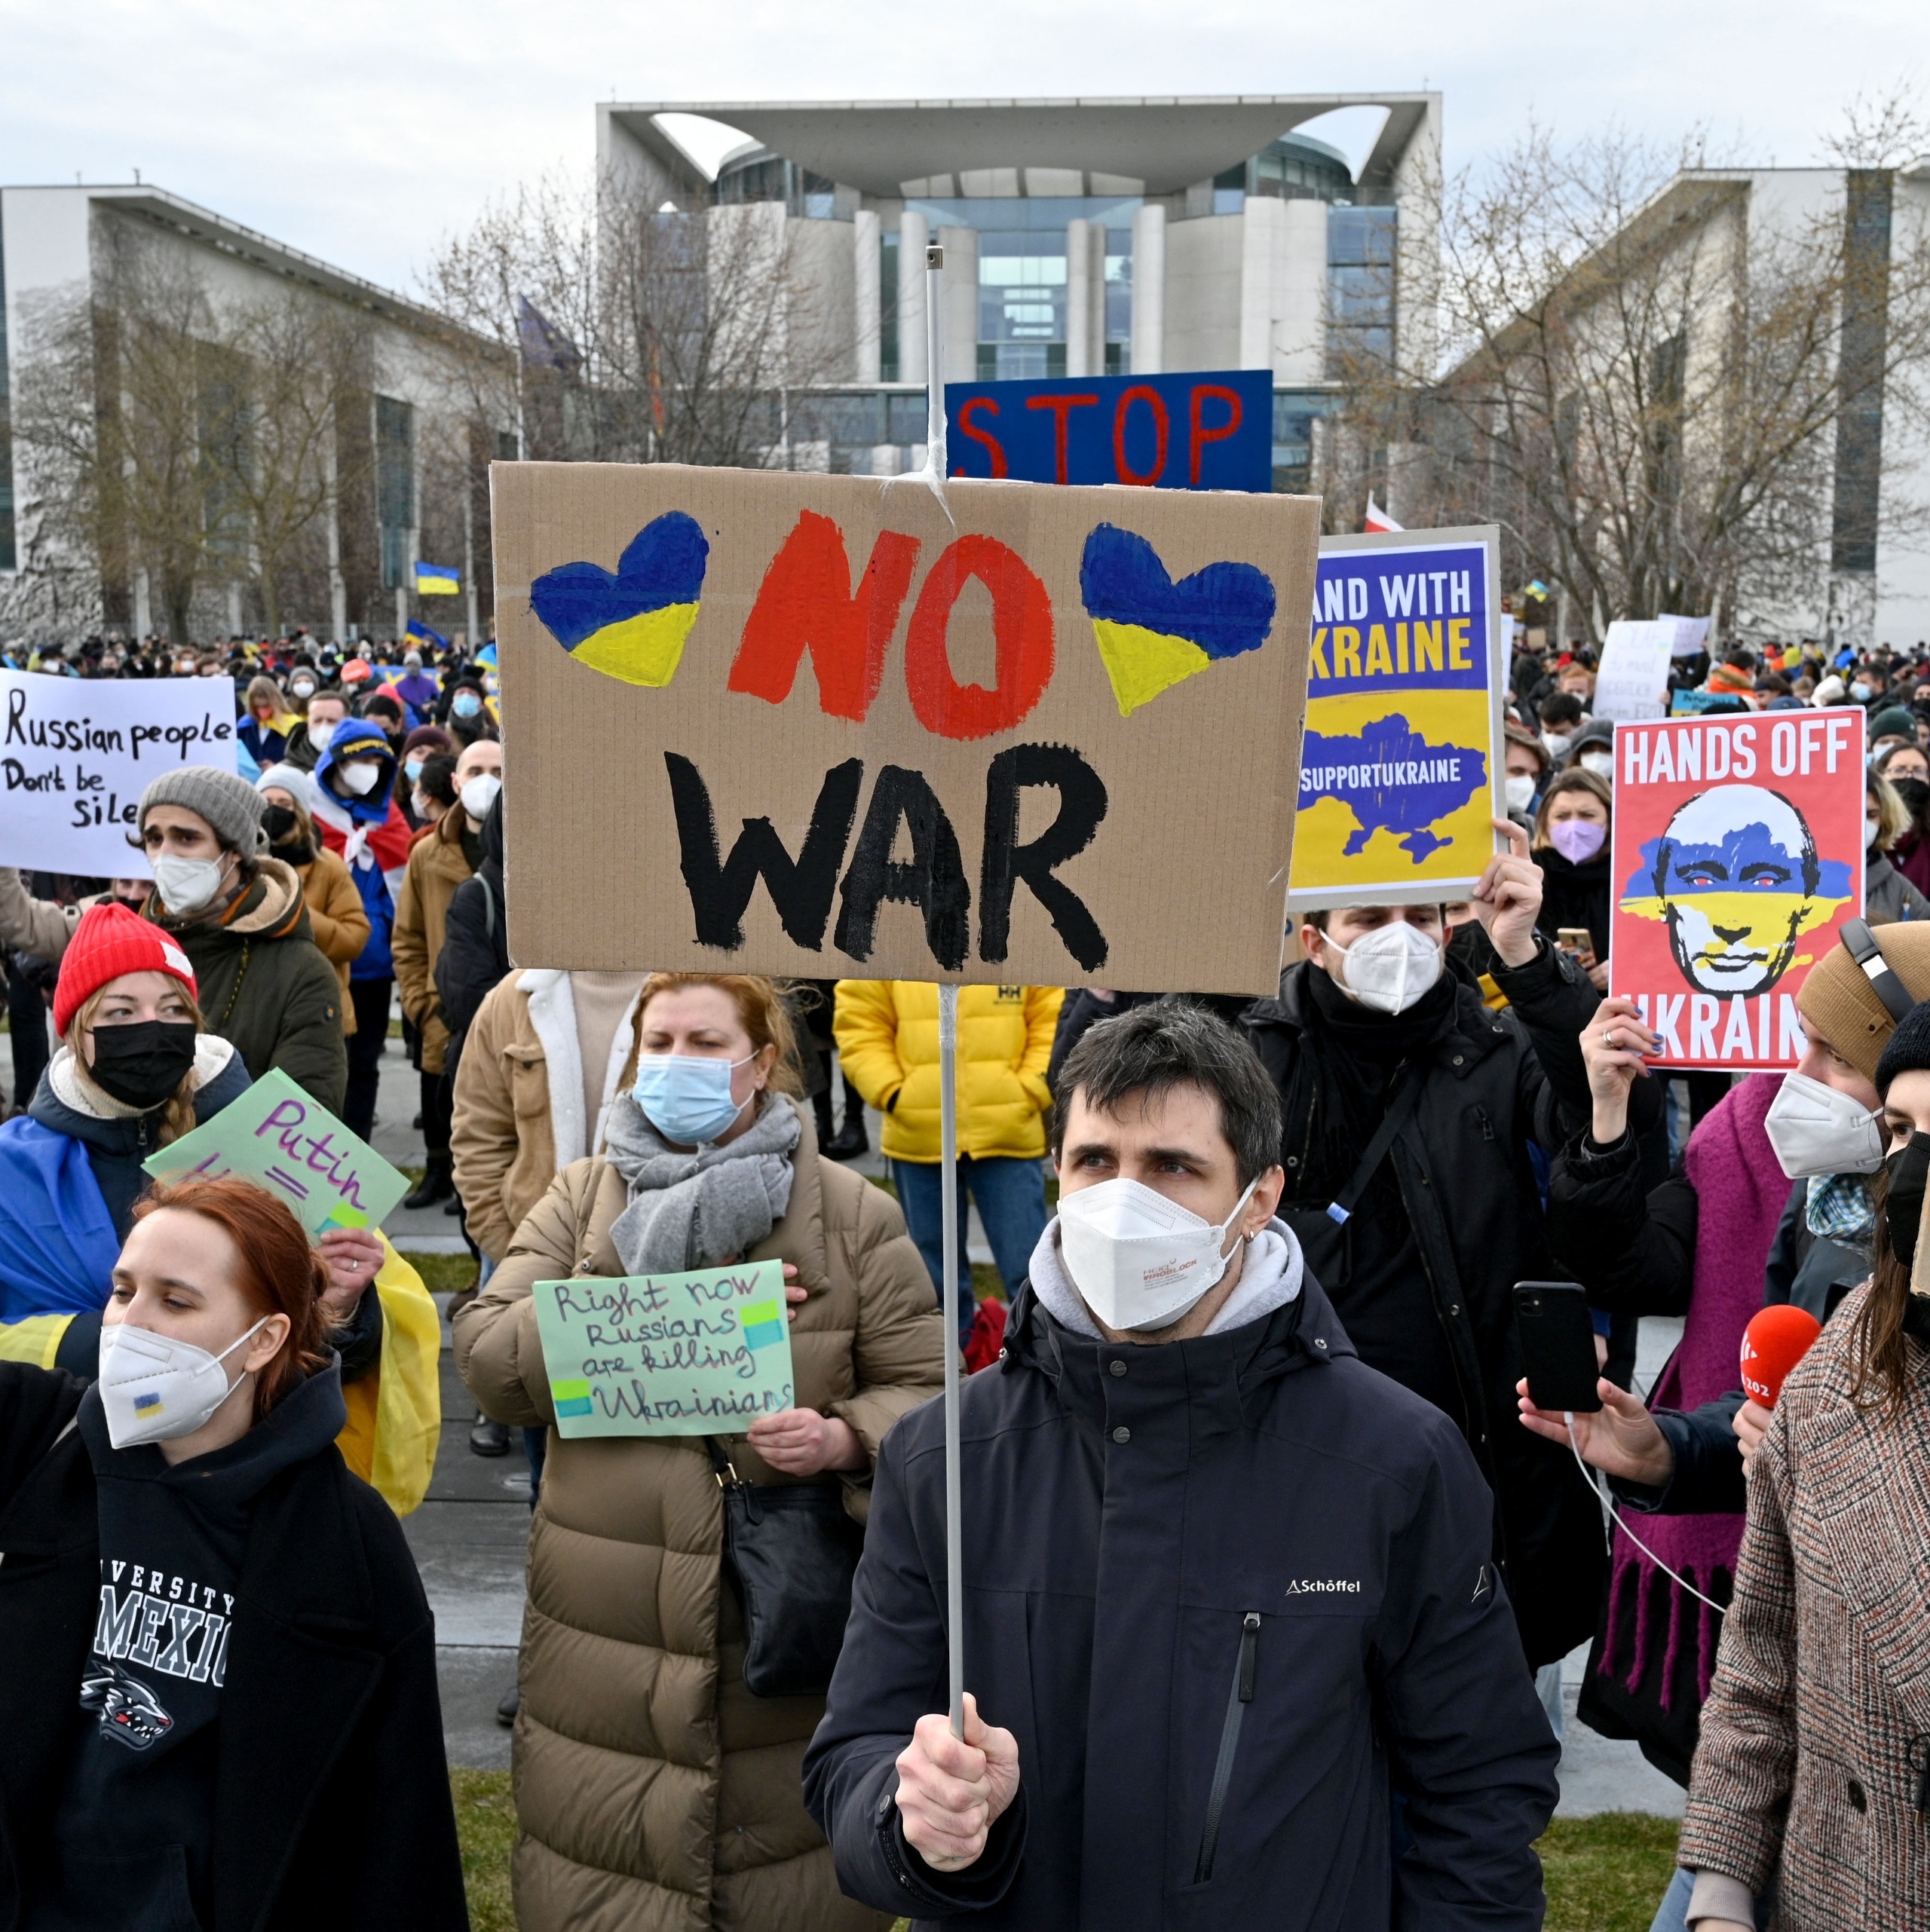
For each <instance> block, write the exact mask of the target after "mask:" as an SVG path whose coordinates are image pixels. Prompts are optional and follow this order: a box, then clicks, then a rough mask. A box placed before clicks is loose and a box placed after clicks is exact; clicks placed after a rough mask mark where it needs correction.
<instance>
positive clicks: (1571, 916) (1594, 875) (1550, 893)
mask: <svg viewBox="0 0 1930 1932" xmlns="http://www.w3.org/2000/svg"><path fill="white" fill-rule="evenodd" d="M1534 859H1535V863H1536V865H1539V867H1540V868H1541V917H1539V918H1538V919H1537V920H1536V921H1535V930H1536V932H1539V933H1540V934H1542V935H1543V937H1544V938H1546V939H1547V940H1548V941H1549V942H1550V944H1552V943H1553V942H1555V940H1556V939H1558V938H1560V937H1561V932H1562V929H1564V927H1566V926H1586V927H1587V928H1588V936H1589V937H1590V938H1591V939H1593V940H1594V942H1595V957H1596V958H1597V959H1598V960H1601V962H1602V963H1604V964H1606V963H1607V960H1608V910H1609V899H1610V885H1611V884H1612V883H1613V882H1612V881H1611V880H1610V877H1609V862H1608V848H1607V847H1606V846H1604V847H1603V848H1602V849H1601V851H1599V852H1598V853H1596V854H1595V856H1594V857H1593V858H1592V859H1585V860H1584V861H1583V862H1582V864H1580V865H1576V863H1575V862H1574V861H1573V859H1568V858H1566V857H1564V856H1563V855H1562V854H1561V853H1559V852H1557V851H1556V850H1555V848H1554V847H1552V845H1549V846H1543V847H1541V849H1540V850H1539V851H1537V852H1536V854H1535V856H1534Z"/></svg>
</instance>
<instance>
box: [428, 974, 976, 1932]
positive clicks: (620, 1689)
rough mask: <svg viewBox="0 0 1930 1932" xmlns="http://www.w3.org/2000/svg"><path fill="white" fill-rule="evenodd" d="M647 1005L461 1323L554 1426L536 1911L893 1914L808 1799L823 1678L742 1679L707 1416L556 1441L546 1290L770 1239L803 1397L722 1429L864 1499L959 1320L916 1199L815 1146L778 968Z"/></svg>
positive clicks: (529, 1733)
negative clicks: (589, 1118) (794, 1683)
mask: <svg viewBox="0 0 1930 1932" xmlns="http://www.w3.org/2000/svg"><path fill="white" fill-rule="evenodd" d="M636 1024H637V1032H638V1058H637V1063H636V1084H635V1085H634V1086H633V1087H632V1088H630V1090H629V1091H628V1092H625V1093H623V1094H621V1095H619V1096H618V1098H617V1099H616V1100H615V1101H613V1102H612V1103H611V1107H610V1109H609V1113H608V1126H607V1129H606V1134H607V1138H606V1144H605V1151H604V1153H602V1155H601V1156H595V1157H592V1158H590V1159H584V1160H578V1161H575V1162H572V1163H571V1165H568V1167H566V1168H564V1170H563V1171H562V1173H561V1174H559V1175H558V1176H557V1177H556V1180H555V1181H554V1182H553V1183H552V1184H551V1186H550V1189H549V1190H548V1192H547V1193H546V1194H544V1196H543V1197H542V1199H541V1200H540V1201H539V1202H538V1203H537V1205H536V1206H535V1208H534V1209H532V1211H531V1212H530V1213H529V1214H528V1216H527V1217H525V1219H524V1220H523V1222H522V1225H521V1226H519V1227H518V1228H517V1229H516V1232H515V1235H514V1236H513V1239H511V1240H510V1244H509V1248H508V1251H507V1254H506V1255H505V1256H504V1258H503V1259H502V1260H501V1263H499V1265H498V1267H497V1268H496V1270H495V1272H494V1273H493V1274H492V1275H491V1276H490V1277H489V1281H488V1283H487V1284H486V1286H485V1287H483V1289H482V1292H481V1294H479V1296H478V1297H477V1298H476V1300H475V1301H474V1302H473V1303H472V1304H471V1305H470V1306H469V1307H468V1308H467V1309H464V1310H463V1311H462V1312H461V1313H460V1314H459V1315H458V1316H457V1317H456V1318H455V1349H456V1361H457V1366H458V1368H459V1369H460V1370H461V1373H462V1376H463V1379H464V1382H467V1385H468V1386H469V1389H470V1392H471V1394H473V1395H474V1396H475V1398H476V1401H478V1402H479V1404H481V1406H482V1408H483V1410H485V1412H486V1413H488V1414H489V1415H490V1416H493V1417H495V1419H496V1420H498V1422H507V1423H513V1424H519V1425H522V1427H524V1428H534V1427H548V1428H550V1449H549V1456H548V1460H547V1462H546V1464H545V1465H544V1473H543V1484H542V1491H541V1496H540V1497H539V1498H538V1502H537V1505H536V1512H535V1523H534V1524H533V1526H532V1529H531V1532H530V1565H529V1589H530V1597H529V1604H528V1611H527V1612H526V1614H525V1618H524V1622H523V1641H522V1658H521V1665H520V1671H519V1682H520V1687H521V1701H520V1710H519V1713H518V1716H517V1718H516V1734H515V1735H516V1744H515V1750H516V1802H517V1808H518V1814H519V1822H520V1824H521V1826H522V1835H521V1836H520V1838H519V1841H518V1843H517V1846H516V1854H515V1863H514V1866H513V1872H514V1878H515V1885H516V1915H517V1921H518V1923H519V1925H520V1926H521V1927H522V1932H562V1928H563V1927H566V1926H571V1925H575V1924H583V1923H586V1922H587V1921H589V1920H590V1919H591V1918H595V1919H596V1920H598V1921H599V1922H602V1923H606V1924H637V1925H646V1924H659V1923H661V1924H669V1923H672V1922H673V1921H674V1922H675V1923H676V1924H679V1925H682V1926H684V1927H702V1926H724V1925H729V1926H732V1927H743V1928H746V1932H787V1928H789V1927H797V1926H808V1927H823V1928H831V1927H850V1928H852V1932H858V1928H868V1929H871V1928H875V1932H883V1928H884V1927H886V1926H887V1925H888V1924H889V1923H890V1916H889V1915H888V1914H886V1915H881V1914H879V1913H878V1912H875V1911H872V1910H869V1909H866V1908H864V1907H862V1906H856V1905H853V1904H851V1903H848V1902H847V1901H845V1900H841V1898H840V1897H839V1896H838V1888H837V1881H836V1879H835V1877H834V1875H833V1873H832V1866H831V1860H830V1858H829V1854H827V1853H826V1850H825V1848H824V1845H823V1841H822V1840H821V1839H820V1838H819V1836H818V1834H817V1832H816V1828H815V1827H814V1826H813V1824H812V1823H811V1821H810V1818H809V1817H807V1815H806V1814H805V1811H804V1802H803V1798H802V1796H801V1790H800V1780H799V1765H800V1763H801V1759H802V1758H803V1755H804V1746H805V1744H806V1743H807V1741H808V1740H809V1738H810V1735H811V1732H812V1730H813V1727H814V1726H815V1725H816V1722H817V1719H818V1716H819V1713H820V1712H821V1711H822V1710H823V1699H822V1698H819V1697H805V1696H799V1697H791V1698H777V1699H773V1700H770V1701H760V1700H759V1699H758V1698H756V1697H755V1696H753V1695H752V1694H751V1692H749V1690H748V1689H746V1686H745V1683H744V1679H743V1671H744V1662H745V1654H746V1632H747V1629H748V1624H747V1621H746V1613H745V1612H744V1610H743V1606H741V1605H740V1603H739V1602H738V1600H737V1597H736V1595H735V1594H734V1592H733V1591H732V1589H731V1587H730V1585H729V1584H728V1583H727V1581H725V1575H724V1545H723V1536H724V1528H723V1523H724V1516H723V1510H722V1507H721V1490H720V1484H721V1483H722V1482H723V1481H724V1480H726V1477H725V1475H724V1474H713V1470H712V1461H711V1458H710V1455H709V1452H708V1451H707V1450H706V1438H704V1437H703V1436H700V1435H682V1434H655V1435H646V1434H637V1435H636V1436H634V1437H615V1438H613V1437H608V1436H604V1437H597V1438H583V1437H575V1438H572V1437H571V1436H567V1435H562V1434H559V1433H558V1432H557V1431H556V1428H555V1427H554V1425H555V1422H556V1407H555V1401H554V1398H553V1395H552V1392H551V1387H550V1376H549V1373H548V1372H547V1368H548V1365H546V1364H545V1361H544V1353H543V1346H542V1343H541V1336H540V1334H539V1331H538V1324H537V1312H536V1303H535V1298H534V1297H533V1295H532V1288H533V1287H534V1286H535V1284H537V1283H538V1282H540V1281H564V1280H568V1279H572V1278H581V1277H585V1276H596V1277H604V1278H622V1277H634V1276H637V1275H651V1274H655V1275H672V1274H681V1273H685V1272H689V1271H691V1270H694V1269H705V1268H714V1267H717V1266H721V1265H723V1264H725V1263H728V1262H731V1261H735V1260H745V1261H767V1260H777V1261H781V1262H782V1263H784V1264H785V1266H784V1273H785V1278H786V1284H787V1285H786V1294H787V1296H788V1298H789V1302H790V1304H791V1308H790V1313H791V1316H792V1327H791V1330H790V1345H791V1351H792V1363H793V1367H794V1373H795V1382H796V1387H797V1406H796V1407H794V1408H792V1409H789V1410H781V1411H779V1412H778V1413H774V1414H770V1415H767V1416H759V1417H758V1419H757V1420H755V1422H752V1424H751V1425H750V1428H749V1431H747V1432H746V1434H744V1435H743V1436H742V1437H740V1438H733V1439H721V1438H712V1439H711V1440H712V1441H715V1442H717V1443H718V1446H719V1450H720V1453H722V1454H725V1455H726V1456H728V1464H729V1466H730V1468H731V1471H734V1474H735V1476H736V1477H737V1479H739V1480H742V1481H744V1482H746V1483H753V1484H758V1485H762V1484H768V1483H772V1482H778V1483H783V1482H810V1481H813V1480H816V1481H821V1482H825V1483H839V1484H841V1485H842V1487H843V1490H844V1495H845V1498H846V1506H847V1510H848V1511H850V1514H853V1515H854V1516H856V1517H858V1518H859V1520H862V1518H863V1516H864V1514H865V1508H866V1506H867V1504H868V1497H869V1491H870V1481H871V1472H872V1467H873V1465H874V1463H875V1461H876V1459H877V1456H878V1448H879V1444H880V1443H881V1441H882V1439H883V1438H884V1434H885V1432H886V1431H887V1429H889V1428H890V1426H891V1425H892V1424H893V1422H895V1421H896V1419H898V1418H899V1416H902V1414H904V1413H905V1411H906V1410H909V1409H911V1408H912V1407H914V1406H916V1405H917V1404H919V1403H921V1402H922V1401H925V1400H926V1399H927V1398H929V1397H930V1396H931V1395H933V1394H934V1393H936V1391H937V1389H938V1388H939V1384H940V1382H941V1379H942V1349H943V1347H944V1346H945V1342H944V1337H943V1336H942V1327H943V1324H942V1321H941V1318H940V1317H939V1312H938V1309H937V1308H936V1306H935V1305H934V1303H933V1298H932V1292H931V1283H930V1278H929V1277H928V1276H927V1274H926V1272H925V1267H924V1261H923V1260H922V1259H921V1257H920V1255H919V1253H918V1249H917V1248H915V1247H914V1246H913V1245H912V1243H911V1239H910V1238H909V1237H908V1235H906V1233H905V1223H904V1218H903V1217H902V1214H900V1213H899V1209H898V1206H897V1204H896V1202H894V1201H893V1200H892V1199H891V1198H890V1196H888V1195H887V1194H886V1193H884V1192H883V1190H881V1189H878V1188H876V1187H874V1186H872V1185H871V1183H869V1182H868V1181H866V1180H864V1179H862V1177H859V1175H856V1174H852V1173H850V1171H847V1169H845V1168H841V1167H840V1166H839V1165H838V1164H837V1163H836V1162H834V1161H832V1160H829V1159H826V1157H825V1156H823V1155H821V1154H820V1153H819V1152H818V1148H817V1142H816V1136H815V1134H814V1133H813V1129H812V1126H811V1123H810V1116H809V1113H808V1112H807V1110H804V1109H803V1108H801V1107H799V1106H798V1104H797V1103H796V1101H795V1097H794V1091H793V1090H794V1088H795V1074H794V1073H792V1064H793V1061H792V1046H791V1030H790V1021H789V1016H788V1015H787V1013H786V1009H785V1006H784V1003H783V998H782V997H781V995H780V993H779V991H778V990H777V987H776V986H775V985H774V984H773V983H772V982H771V981H769V980H767V979H761V978H752V977H750V976H749V975H736V974H732V975H705V974H699V973H666V972H660V973H655V974H653V975H651V977H650V978H648V980H646V981H645V982H644V985H643V987H642V992H641V994H639V998H638V1004H637V1023H636ZM641 1426H642V1425H639V1427H641ZM646 1789H647V1790H649V1791H651V1793H652V1796H651V1800H650V1802H649V1803H648V1805H638V1804H637V1803H636V1799H635V1794H636V1793H638V1792H639V1791H642V1790H646Z"/></svg>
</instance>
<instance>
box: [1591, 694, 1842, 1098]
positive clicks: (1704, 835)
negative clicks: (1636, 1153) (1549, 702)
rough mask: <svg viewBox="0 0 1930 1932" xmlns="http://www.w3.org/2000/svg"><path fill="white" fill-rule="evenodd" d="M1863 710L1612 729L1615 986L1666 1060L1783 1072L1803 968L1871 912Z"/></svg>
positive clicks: (1797, 1041) (1791, 1060)
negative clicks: (1866, 891)
mask: <svg viewBox="0 0 1930 1932" xmlns="http://www.w3.org/2000/svg"><path fill="white" fill-rule="evenodd" d="M1863 736H1864V712H1863V709H1862V707H1861V706H1860V705H1859V706H1845V707H1844V708H1843V709H1840V710H1831V711H1780V712H1751V713H1749V714H1747V715H1745V716H1742V717H1740V718H1729V717H1726V716H1723V715H1709V716H1706V717H1702V718H1670V719H1667V720H1665V721H1662V722H1659V723H1654V724H1620V725H1617V726H1616V731H1615V823H1614V829H1613V844H1612V854H1613V856H1612V860H1611V863H1612V865H1613V874H1612V877H1613V879H1614V880H1615V883H1616V899H1615V902H1614V905H1613V910H1612V913H1611V918H1610V926H1611V933H1612V941H1611V945H1610V958H1609V985H1610V990H1612V991H1613V992H1615V993H1616V994H1619V995H1620V996H1621V997H1622V998H1624V999H1627V1000H1634V1002H1635V1003H1636V1005H1637V1006H1639V1007H1640V1009H1641V1010H1642V1014H1643V1017H1644V1018H1645V1019H1646V1020H1647V1021H1648V1023H1649V1024H1650V1026H1651V1027H1653V1028H1654V1029H1655V1030H1656V1032H1658V1033H1660V1034H1661V1036H1662V1052H1661V1054H1660V1055H1659V1056H1658V1058H1657V1061H1656V1064H1659V1065H1662V1066H1665V1067H1720V1068H1721V1069H1722V1070H1723V1071H1724V1072H1725V1073H1731V1072H1733V1073H1742V1072H1745V1071H1747V1070H1749V1069H1750V1068H1752V1067H1755V1068H1763V1069H1766V1070H1769V1071H1771V1072H1778V1073H1787V1072H1788V1070H1789V1069H1790V1068H1791V1067H1794V1065H1795V1064H1796V1063H1797V1061H1798V1060H1800V1058H1802V1057H1803V1052H1804V1051H1805V1050H1806V1042H1805V1040H1804V1038H1803V1027H1802V1023H1801V1021H1800V1017H1799V1015H1797V1010H1796V989H1797V987H1798V986H1799V985H1800V984H1801V982H1802V978H1803V973H1804V972H1806V970H1807V969H1808V968H1809V966H1811V965H1812V963H1814V962H1815V960H1818V959H1820V958H1821V957H1822V956H1823V954H1825V953H1826V952H1827V951H1829V949H1830V948H1831V947H1832V946H1833V945H1836V944H1837V938H1838V935H1839V932H1840V929H1841V927H1842V925H1843V921H1844V920H1846V919H1853V918H1855V917H1857V916H1858V914H1860V913H1861V911H1862V909H1863V821H1864V765H1863Z"/></svg>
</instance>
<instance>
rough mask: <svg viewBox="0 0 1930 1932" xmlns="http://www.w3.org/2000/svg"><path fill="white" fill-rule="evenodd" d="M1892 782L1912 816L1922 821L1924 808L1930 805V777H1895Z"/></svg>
mask: <svg viewBox="0 0 1930 1932" xmlns="http://www.w3.org/2000/svg"><path fill="white" fill-rule="evenodd" d="M1890 782H1891V783H1892V785H1895V787H1896V788H1897V796H1898V798H1901V800H1902V801H1903V802H1904V807H1905V809H1906V810H1907V811H1908V812H1909V813H1910V816H1911V817H1912V818H1913V819H1916V820H1917V821H1919V822H1921V821H1922V817H1923V808H1924V807H1925V806H1926V805H1930V779H1921V778H1893V779H1891V780H1890Z"/></svg>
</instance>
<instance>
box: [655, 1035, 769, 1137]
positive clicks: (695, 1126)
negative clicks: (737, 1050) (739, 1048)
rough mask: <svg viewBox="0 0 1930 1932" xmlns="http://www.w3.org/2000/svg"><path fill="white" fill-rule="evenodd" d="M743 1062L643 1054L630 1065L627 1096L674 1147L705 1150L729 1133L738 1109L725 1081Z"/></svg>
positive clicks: (692, 1055) (747, 1061)
mask: <svg viewBox="0 0 1930 1932" xmlns="http://www.w3.org/2000/svg"><path fill="white" fill-rule="evenodd" d="M755 1058H757V1056H756V1055H755V1054H752V1055H749V1058H746V1059H743V1060H712V1059H709V1058H706V1056H704V1055H701V1054H695V1053H646V1054H645V1055H642V1058H639V1061H637V1063H636V1085H635V1086H634V1087H633V1088H631V1092H633V1094H635V1095H636V1104H637V1105H638V1106H639V1107H642V1109H643V1110H644V1113H645V1115H647V1116H648V1118H649V1121H650V1124H651V1125H652V1126H653V1127H654V1128H656V1129H657V1132H658V1133H660V1134H662V1135H663V1137H664V1138H665V1139H666V1141H675V1143H676V1144H677V1145H678V1146H679V1147H709V1146H710V1145H711V1144H712V1143H713V1142H714V1141H718V1140H720V1139H721V1137H723V1136H724V1135H725V1134H728V1133H729V1132H730V1131H731V1128H732V1126H733V1125H735V1123H736V1121H737V1116H738V1115H739V1114H740V1113H743V1110H744V1107H748V1106H749V1105H750V1104H751V1101H752V1100H755V1098H757V1096H756V1095H755V1094H753V1095H751V1096H750V1098H749V1100H746V1101H745V1102H744V1103H743V1106H741V1107H740V1105H739V1104H737V1101H734V1100H733V1099H732V1098H731V1074H732V1073H734V1072H735V1071H736V1070H737V1068H738V1067H748V1066H749V1064H750V1062H751V1061H752V1060H754V1059H755Z"/></svg>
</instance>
